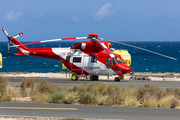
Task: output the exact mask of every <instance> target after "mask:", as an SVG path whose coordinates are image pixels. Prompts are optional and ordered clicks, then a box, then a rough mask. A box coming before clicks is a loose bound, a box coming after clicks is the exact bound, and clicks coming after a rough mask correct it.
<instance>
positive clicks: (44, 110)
mask: <svg viewBox="0 0 180 120" xmlns="http://www.w3.org/2000/svg"><path fill="white" fill-rule="evenodd" d="M179 113H180V110H179V109H162V108H140V107H137V108H136V107H115V106H114V107H113V106H94V105H68V104H39V103H8V102H0V116H6V117H7V116H8V117H26V118H29V117H30V118H39V117H45V118H84V119H106V120H107V119H117V120H179V119H180V115H179Z"/></svg>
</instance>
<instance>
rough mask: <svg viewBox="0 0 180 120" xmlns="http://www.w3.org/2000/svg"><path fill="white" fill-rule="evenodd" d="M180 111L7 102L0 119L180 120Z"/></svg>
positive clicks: (163, 84)
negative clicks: (3, 117)
mask: <svg viewBox="0 0 180 120" xmlns="http://www.w3.org/2000/svg"><path fill="white" fill-rule="evenodd" d="M34 79H35V81H36V84H37V83H38V82H39V81H41V80H43V79H46V80H48V81H49V82H51V83H54V84H58V85H61V86H73V85H75V84H79V83H91V82H105V83H107V84H112V83H113V84H117V85H118V86H119V87H125V86H127V85H128V84H132V85H134V86H135V87H139V86H144V85H145V84H146V83H150V84H152V85H155V86H158V87H160V88H163V89H165V88H167V87H180V82H175V81H173V82H168V81H129V80H123V81H120V82H114V81H113V80H101V81H90V80H86V79H80V81H71V80H70V79H69V78H68V79H64V78H63V79H57V78H34ZM7 80H8V82H9V83H10V84H14V85H17V84H19V83H20V82H21V81H22V80H25V78H7ZM179 113H180V109H162V108H142V107H137V108H135V107H112V106H94V105H92V106H91V105H68V104H39V103H8V102H0V116H10V117H12V116H13V117H36V118H37V117H47V118H86V119H118V120H120V119H123V120H124V119H125V120H155V119H156V120H170V119H171V120H179V119H180V115H179Z"/></svg>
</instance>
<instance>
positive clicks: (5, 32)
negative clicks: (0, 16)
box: [2, 28, 9, 37]
mask: <svg viewBox="0 0 180 120" xmlns="http://www.w3.org/2000/svg"><path fill="white" fill-rule="evenodd" d="M2 31H3V32H4V34H5V35H6V36H7V37H9V35H8V33H7V31H6V30H5V29H4V28H2Z"/></svg>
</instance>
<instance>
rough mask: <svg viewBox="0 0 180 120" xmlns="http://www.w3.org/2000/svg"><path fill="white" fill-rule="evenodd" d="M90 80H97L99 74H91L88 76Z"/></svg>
mask: <svg viewBox="0 0 180 120" xmlns="http://www.w3.org/2000/svg"><path fill="white" fill-rule="evenodd" d="M90 80H91V81H97V80H99V76H97V75H91V76H90Z"/></svg>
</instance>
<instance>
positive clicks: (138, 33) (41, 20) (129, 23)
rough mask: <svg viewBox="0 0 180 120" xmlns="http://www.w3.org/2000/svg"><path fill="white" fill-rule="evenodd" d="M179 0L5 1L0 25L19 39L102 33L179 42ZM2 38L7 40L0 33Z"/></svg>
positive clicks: (0, 5)
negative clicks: (20, 33)
mask: <svg viewBox="0 0 180 120" xmlns="http://www.w3.org/2000/svg"><path fill="white" fill-rule="evenodd" d="M179 5H180V0H0V27H1V28H3V27H4V28H5V29H6V30H7V32H8V33H9V35H10V36H13V35H15V34H17V33H19V32H23V33H24V35H23V36H21V37H19V38H17V39H18V40H20V41H23V42H26V41H32V42H35V41H41V40H48V39H57V38H69V37H87V36H88V34H89V33H97V34H99V37H101V38H105V39H110V40H114V41H180V34H179V33H180V7H179ZM0 41H7V38H6V36H5V35H4V33H3V32H0Z"/></svg>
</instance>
